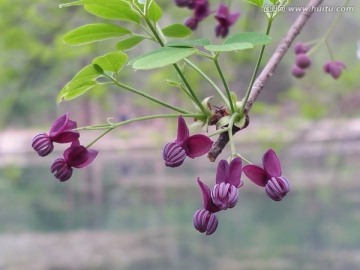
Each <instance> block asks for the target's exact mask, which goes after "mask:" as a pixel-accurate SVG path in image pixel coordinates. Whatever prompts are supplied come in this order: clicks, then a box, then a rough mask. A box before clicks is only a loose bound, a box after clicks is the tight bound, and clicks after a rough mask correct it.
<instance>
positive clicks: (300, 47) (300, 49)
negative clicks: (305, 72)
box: [294, 42, 309, 54]
mask: <svg viewBox="0 0 360 270" xmlns="http://www.w3.org/2000/svg"><path fill="white" fill-rule="evenodd" d="M308 51H309V47H308V46H307V45H305V44H304V43H302V42H298V43H296V44H295V47H294V52H295V54H301V53H307V52H308Z"/></svg>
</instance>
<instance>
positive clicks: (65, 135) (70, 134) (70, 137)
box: [52, 130, 80, 143]
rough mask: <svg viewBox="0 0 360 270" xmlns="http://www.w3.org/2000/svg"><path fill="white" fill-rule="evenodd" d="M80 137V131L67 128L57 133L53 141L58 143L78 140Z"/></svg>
mask: <svg viewBox="0 0 360 270" xmlns="http://www.w3.org/2000/svg"><path fill="white" fill-rule="evenodd" d="M79 137H80V133H79V132H77V131H74V130H66V131H62V132H59V133H57V134H56V135H55V136H53V137H52V141H54V142H57V143H70V142H73V141H76V140H78V139H79Z"/></svg>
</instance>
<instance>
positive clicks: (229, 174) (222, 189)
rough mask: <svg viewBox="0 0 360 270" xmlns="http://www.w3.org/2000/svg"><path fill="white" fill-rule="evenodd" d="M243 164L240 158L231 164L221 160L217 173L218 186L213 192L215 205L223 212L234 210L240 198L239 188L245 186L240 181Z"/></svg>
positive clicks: (212, 196)
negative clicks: (229, 209)
mask: <svg viewBox="0 0 360 270" xmlns="http://www.w3.org/2000/svg"><path fill="white" fill-rule="evenodd" d="M241 172H242V162H241V159H240V158H235V159H233V160H232V161H231V162H230V164H228V162H227V161H226V160H221V161H220V162H219V164H218V168H217V172H216V185H215V186H214V187H213V189H212V191H211V198H212V201H213V202H214V204H215V205H216V206H217V207H219V208H220V209H222V210H226V209H227V208H233V207H234V206H235V205H236V203H237V201H238V198H239V191H238V188H239V187H241V186H242V185H243V181H242V180H241V179H240V177H241Z"/></svg>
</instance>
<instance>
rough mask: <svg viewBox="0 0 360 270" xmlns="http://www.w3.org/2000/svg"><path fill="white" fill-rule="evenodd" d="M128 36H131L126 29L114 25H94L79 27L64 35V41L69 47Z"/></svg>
mask: <svg viewBox="0 0 360 270" xmlns="http://www.w3.org/2000/svg"><path fill="white" fill-rule="evenodd" d="M128 34H131V32H130V31H129V30H128V29H126V28H123V27H120V26H117V25H114V24H107V23H94V24H87V25H84V26H80V27H79V28H76V29H74V30H72V31H70V32H69V33H67V34H65V36H64V41H65V42H66V43H67V44H70V45H81V44H87V43H91V42H95V41H100V40H104V39H109V38H115V37H121V36H124V35H128Z"/></svg>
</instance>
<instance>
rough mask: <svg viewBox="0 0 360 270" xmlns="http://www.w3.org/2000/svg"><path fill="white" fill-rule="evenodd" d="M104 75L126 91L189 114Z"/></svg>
mask: <svg viewBox="0 0 360 270" xmlns="http://www.w3.org/2000/svg"><path fill="white" fill-rule="evenodd" d="M104 76H105V77H107V78H108V79H110V80H111V81H112V83H113V84H115V85H117V86H119V87H120V88H123V89H125V90H128V91H130V92H132V93H135V94H138V95H140V96H142V97H144V98H147V99H149V100H151V101H153V102H155V103H158V104H160V105H162V106H164V107H166V108H169V109H171V110H174V111H177V112H179V113H185V114H191V112H188V111H186V110H183V109H181V108H178V107H176V106H173V105H170V104H168V103H166V102H164V101H161V100H159V99H157V98H155V97H153V96H150V95H148V94H146V93H144V92H143V91H140V90H137V89H135V88H133V87H131V86H129V85H126V84H123V83H120V82H118V81H117V80H115V79H114V78H113V77H111V76H109V75H107V74H104Z"/></svg>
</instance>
